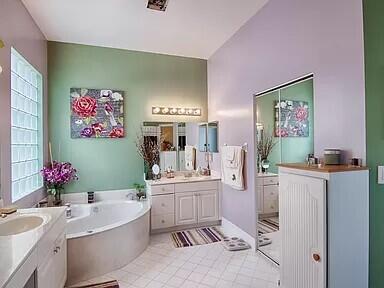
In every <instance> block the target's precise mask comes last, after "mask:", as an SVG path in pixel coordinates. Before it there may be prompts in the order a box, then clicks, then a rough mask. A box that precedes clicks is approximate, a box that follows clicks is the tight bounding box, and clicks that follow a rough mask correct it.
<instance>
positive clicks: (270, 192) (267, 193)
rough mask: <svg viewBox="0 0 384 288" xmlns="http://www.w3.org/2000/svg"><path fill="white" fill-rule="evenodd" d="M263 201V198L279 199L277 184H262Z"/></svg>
mask: <svg viewBox="0 0 384 288" xmlns="http://www.w3.org/2000/svg"><path fill="white" fill-rule="evenodd" d="M263 194H264V201H265V200H268V199H269V200H277V199H279V186H278V185H269V186H264V193H263Z"/></svg>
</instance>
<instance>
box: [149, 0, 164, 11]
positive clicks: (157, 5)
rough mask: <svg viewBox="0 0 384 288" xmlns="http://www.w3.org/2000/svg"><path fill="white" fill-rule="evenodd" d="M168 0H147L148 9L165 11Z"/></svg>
mask: <svg viewBox="0 0 384 288" xmlns="http://www.w3.org/2000/svg"><path fill="white" fill-rule="evenodd" d="M167 5H168V0H148V5H147V8H148V9H152V10H157V11H165V9H167Z"/></svg>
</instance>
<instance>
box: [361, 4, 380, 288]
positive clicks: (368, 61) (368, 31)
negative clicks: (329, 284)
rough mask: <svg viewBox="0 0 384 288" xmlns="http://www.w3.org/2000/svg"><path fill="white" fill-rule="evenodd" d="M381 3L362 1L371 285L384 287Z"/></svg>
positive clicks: (374, 287) (376, 287) (372, 286)
mask: <svg viewBox="0 0 384 288" xmlns="http://www.w3.org/2000/svg"><path fill="white" fill-rule="evenodd" d="M383 11H384V2H383V1H382V0H365V1H364V37H365V79H366V82H365V85H366V90H365V91H366V92H365V97H366V111H367V112H366V117H367V118H366V121H367V164H368V165H369V167H370V168H371V169H370V231H371V235H370V250H371V251H370V286H369V287H371V288H380V287H384V274H383V272H382V271H383V267H384V246H383V243H384V224H383V219H384V211H383V207H382V203H384V185H379V184H377V166H378V165H384V149H383V147H384V112H383V111H384V97H383V82H384V30H383V27H384V18H383Z"/></svg>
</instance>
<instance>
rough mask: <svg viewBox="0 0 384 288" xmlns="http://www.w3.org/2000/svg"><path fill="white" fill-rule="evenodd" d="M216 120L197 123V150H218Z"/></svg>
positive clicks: (213, 151)
mask: <svg viewBox="0 0 384 288" xmlns="http://www.w3.org/2000/svg"><path fill="white" fill-rule="evenodd" d="M218 126H219V124H218V122H209V123H203V124H200V125H199V151H200V152H212V153H217V152H219V149H218V140H217V139H218Z"/></svg>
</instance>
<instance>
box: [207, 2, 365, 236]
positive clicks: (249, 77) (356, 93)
mask: <svg viewBox="0 0 384 288" xmlns="http://www.w3.org/2000/svg"><path fill="white" fill-rule="evenodd" d="M341 19H342V20H341ZM363 56H364V54H363V30H362V1H361V0H338V1H332V0H323V1H318V0H306V1H303V0H285V1H279V0H270V1H269V2H268V3H267V4H266V5H265V6H264V7H263V8H262V9H261V10H260V11H259V12H258V13H257V14H256V15H255V16H254V17H253V18H251V19H250V20H249V21H248V22H247V23H246V24H245V25H244V26H243V27H242V28H241V29H240V30H239V31H238V32H237V33H236V34H235V35H234V36H233V37H232V38H231V39H230V40H229V41H227V42H226V43H225V44H224V46H222V47H221V48H220V49H219V50H218V51H217V52H216V53H215V54H214V55H213V56H212V57H211V58H210V59H209V60H208V95H209V97H208V107H209V120H210V121H211V120H218V121H220V133H219V135H220V137H219V140H220V142H221V143H228V144H231V145H241V144H243V143H244V142H247V143H248V144H249V145H250V147H253V145H254V138H253V133H252V131H253V128H254V127H253V125H254V123H255V122H254V121H253V120H254V119H253V118H254V117H253V102H252V101H253V97H252V94H253V93H257V92H260V91H264V90H266V89H268V88H272V87H274V86H277V85H280V84H283V83H285V82H288V81H290V80H293V79H296V78H299V77H301V76H304V75H307V74H310V73H314V107H315V111H314V119H315V120H314V133H315V134H314V147H315V153H316V155H317V156H321V155H322V151H323V149H324V148H340V149H343V150H346V151H347V155H346V158H349V157H351V156H352V155H353V156H355V157H359V158H363V159H365V111H364V107H365V103H364V94H365V92H364V61H363ZM253 151H254V149H251V148H250V149H248V153H247V157H246V161H247V169H246V178H247V190H245V191H243V192H239V191H235V190H232V189H231V188H229V187H227V186H224V187H223V197H222V199H223V200H222V202H223V207H222V211H223V216H224V217H225V218H226V219H227V220H229V221H231V222H232V223H234V224H235V225H237V226H239V227H240V228H242V229H243V230H244V231H246V232H248V233H249V234H251V235H253V236H255V235H256V229H255V217H254V211H255V205H256V203H255V202H256V199H255V191H254V181H255V180H254V179H255V169H254V165H255V158H256V156H255V155H254V152H253ZM218 165H219V163H216V166H218Z"/></svg>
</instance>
